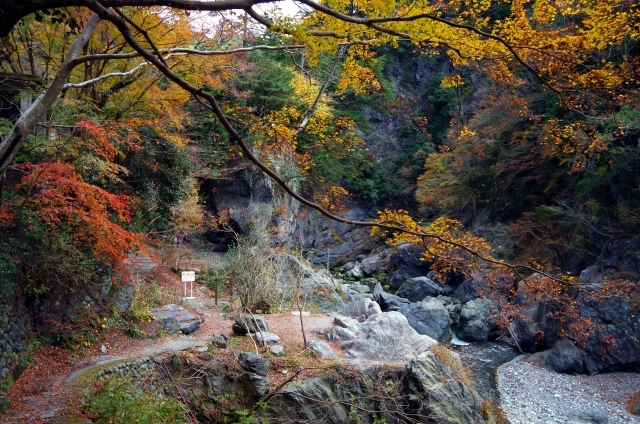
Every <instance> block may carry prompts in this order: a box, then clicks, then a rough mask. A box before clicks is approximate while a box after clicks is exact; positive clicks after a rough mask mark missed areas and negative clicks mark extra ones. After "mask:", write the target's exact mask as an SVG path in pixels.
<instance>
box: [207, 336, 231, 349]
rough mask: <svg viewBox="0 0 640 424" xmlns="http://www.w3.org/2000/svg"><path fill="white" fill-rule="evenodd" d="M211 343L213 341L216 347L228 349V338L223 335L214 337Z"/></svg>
mask: <svg viewBox="0 0 640 424" xmlns="http://www.w3.org/2000/svg"><path fill="white" fill-rule="evenodd" d="M209 343H211V344H212V345H214V346H215V347H217V348H220V349H226V348H227V340H226V339H225V338H224V337H222V335H220V336H215V337H212V338H211V339H210V340H209Z"/></svg>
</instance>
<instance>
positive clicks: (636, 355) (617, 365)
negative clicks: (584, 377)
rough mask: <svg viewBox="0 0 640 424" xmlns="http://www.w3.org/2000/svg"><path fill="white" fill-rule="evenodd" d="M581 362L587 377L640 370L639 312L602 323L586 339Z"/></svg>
mask: <svg viewBox="0 0 640 424" xmlns="http://www.w3.org/2000/svg"><path fill="white" fill-rule="evenodd" d="M601 320H603V321H604V319H603V318H601ZM582 359H583V365H584V370H585V372H586V373H588V374H598V373H601V372H611V371H618V370H631V371H640V313H638V312H636V313H633V314H629V316H628V317H627V318H626V319H625V320H624V321H621V322H618V323H615V324H614V323H610V324H605V323H603V324H601V325H600V328H599V329H598V330H596V331H594V332H592V334H591V335H590V336H589V338H588V339H587V342H586V344H585V347H584V349H583V350H582ZM576 372H577V371H576Z"/></svg>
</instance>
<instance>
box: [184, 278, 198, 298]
mask: <svg viewBox="0 0 640 424" xmlns="http://www.w3.org/2000/svg"><path fill="white" fill-rule="evenodd" d="M194 281H196V272H195V271H182V282H183V283H184V298H183V299H195V297H193V282H194ZM187 283H191V296H187Z"/></svg>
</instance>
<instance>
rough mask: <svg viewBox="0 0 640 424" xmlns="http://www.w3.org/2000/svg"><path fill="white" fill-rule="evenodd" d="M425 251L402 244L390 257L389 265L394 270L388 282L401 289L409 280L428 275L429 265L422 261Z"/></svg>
mask: <svg viewBox="0 0 640 424" xmlns="http://www.w3.org/2000/svg"><path fill="white" fill-rule="evenodd" d="M424 251H425V249H424V247H422V246H418V245H413V244H402V245H400V246H398V247H397V248H396V250H395V251H394V252H393V253H392V254H391V255H390V257H389V264H390V265H391V267H392V268H393V269H395V271H394V272H392V273H391V274H390V275H389V278H388V282H389V283H390V284H392V285H393V286H394V287H399V286H400V285H401V284H402V283H404V282H405V281H406V280H407V279H408V278H413V277H419V276H421V275H426V274H427V273H428V272H429V263H427V262H424V261H423V260H422V254H423V253H424Z"/></svg>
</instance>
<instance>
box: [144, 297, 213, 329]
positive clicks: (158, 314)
mask: <svg viewBox="0 0 640 424" xmlns="http://www.w3.org/2000/svg"><path fill="white" fill-rule="evenodd" d="M150 312H151V313H152V314H153V316H154V318H155V319H157V320H158V321H161V322H162V323H163V325H164V324H165V321H169V322H168V323H167V325H166V327H168V328H169V329H174V328H175V327H176V324H177V326H178V329H179V330H180V331H182V332H183V333H184V334H191V333H193V332H194V331H196V330H198V329H199V328H200V323H201V322H202V321H201V320H200V319H199V318H196V316H195V315H193V314H192V313H191V312H189V311H188V310H186V309H185V308H183V307H182V306H179V305H175V304H173V303H171V304H169V305H164V306H161V307H159V308H153V309H150ZM168 331H169V330H168Z"/></svg>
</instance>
